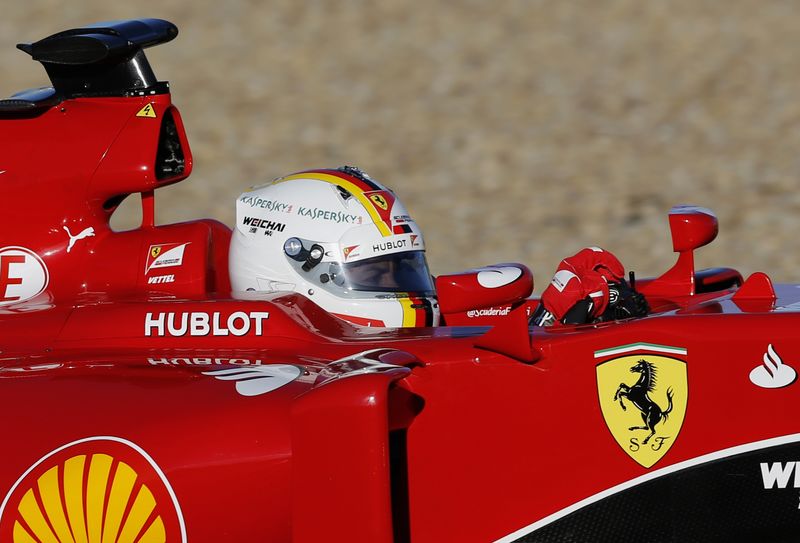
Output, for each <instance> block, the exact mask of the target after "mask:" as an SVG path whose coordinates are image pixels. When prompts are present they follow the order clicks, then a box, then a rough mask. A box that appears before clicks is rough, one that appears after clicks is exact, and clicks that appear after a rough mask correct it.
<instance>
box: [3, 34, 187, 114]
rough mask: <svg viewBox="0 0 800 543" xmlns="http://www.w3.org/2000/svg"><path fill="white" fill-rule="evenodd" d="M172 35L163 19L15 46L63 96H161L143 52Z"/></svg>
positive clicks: (167, 39) (156, 81)
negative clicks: (40, 66) (32, 60)
mask: <svg viewBox="0 0 800 543" xmlns="http://www.w3.org/2000/svg"><path fill="white" fill-rule="evenodd" d="M177 35H178V27H176V26H175V25H174V24H172V23H170V22H168V21H164V20H161V19H132V20H125V21H111V22H106V23H96V24H93V25H89V26H86V27H83V28H76V29H72V30H65V31H63V32H59V33H57V34H53V35H52V36H48V37H46V38H44V39H41V40H39V41H37V42H34V43H20V44H18V45H17V48H19V49H20V50H22V51H25V52H26V53H28V54H29V55H31V57H33V59H34V60H36V61H39V62H41V63H42V65H43V66H44V68H45V70H46V71H47V75H48V76H49V77H50V81H51V82H52V83H53V87H54V88H55V91H56V93H58V94H59V95H61V96H63V97H64V98H73V97H79V96H131V95H136V94H162V93H164V92H167V88H168V87H166V86H165V85H164V84H159V81H158V80H157V79H156V76H155V74H154V73H153V70H152V68H151V67H150V64H149V63H148V61H147V58H146V57H145V55H144V52H143V49H144V48H146V47H151V46H153V45H158V44H161V43H165V42H168V41H170V40H172V39H174V38H175V36H177Z"/></svg>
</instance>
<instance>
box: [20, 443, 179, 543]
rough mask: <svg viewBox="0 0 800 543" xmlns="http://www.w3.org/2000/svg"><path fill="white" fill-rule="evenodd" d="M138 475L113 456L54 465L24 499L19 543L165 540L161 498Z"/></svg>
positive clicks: (75, 458)
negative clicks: (158, 508) (158, 509)
mask: <svg viewBox="0 0 800 543" xmlns="http://www.w3.org/2000/svg"><path fill="white" fill-rule="evenodd" d="M112 468H114V469H113V470H112ZM136 479H137V473H136V472H135V471H134V470H133V469H132V468H131V467H130V466H129V465H127V464H126V463H124V462H121V461H116V460H115V459H114V458H112V457H111V456H109V455H107V454H93V455H91V457H90V458H87V455H79V456H73V457H72V458H69V459H68V460H66V461H65V462H64V463H63V465H61V464H58V465H55V466H53V467H52V468H50V469H49V470H47V471H46V472H44V473H43V474H42V475H41V476H40V477H39V478H38V479H37V481H36V485H35V486H34V485H32V486H31V487H30V488H29V489H28V490H27V491H26V492H25V493H24V495H23V497H22V499H21V500H20V503H19V507H18V513H19V516H18V517H17V520H16V521H15V522H14V532H13V534H14V543H165V541H166V532H165V529H164V522H163V521H162V519H161V516H160V515H157V514H154V510H155V508H156V500H155V498H154V497H153V494H152V492H151V491H150V489H149V488H147V485H145V484H141V483H138V484H137V481H136Z"/></svg>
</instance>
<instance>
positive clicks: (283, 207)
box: [228, 166, 439, 327]
mask: <svg viewBox="0 0 800 543" xmlns="http://www.w3.org/2000/svg"><path fill="white" fill-rule="evenodd" d="M228 260H229V269H230V277H231V287H232V288H233V290H234V291H246V290H255V291H287V290H288V291H294V292H298V293H300V294H303V295H305V296H307V297H309V298H310V299H311V300H313V301H314V302H315V303H316V304H317V305H319V306H320V307H322V308H323V309H325V310H327V311H329V312H330V313H333V314H334V315H336V316H338V317H341V318H343V319H345V320H348V321H350V322H353V323H355V324H361V325H365V326H390V327H400V326H436V325H437V324H439V304H438V303H437V301H436V291H435V287H434V284H433V280H432V278H431V274H430V272H429V271H428V265H427V263H426V261H425V243H424V241H423V239H422V233H421V231H420V229H419V227H418V226H417V224H416V223H415V222H414V220H413V219H412V218H411V217H410V216H409V215H408V212H407V211H406V209H405V207H404V206H403V204H402V203H401V202H400V200H398V199H397V198H396V197H395V195H394V193H392V191H390V190H389V189H387V188H386V187H384V186H383V185H380V184H379V183H376V182H375V181H373V180H372V179H370V178H369V176H367V175H366V174H364V173H363V172H361V171H360V170H358V169H357V168H352V167H348V166H345V167H343V168H339V169H336V170H310V171H307V172H300V173H296V174H293V175H288V176H286V177H282V178H280V179H276V180H275V181H273V182H271V183H268V184H266V185H262V186H260V187H254V188H252V189H251V190H249V191H247V192H245V193H244V194H242V195H241V196H240V197H239V199H238V200H237V202H236V228H235V229H234V232H233V237H232V238H231V247H230V254H229V257H228Z"/></svg>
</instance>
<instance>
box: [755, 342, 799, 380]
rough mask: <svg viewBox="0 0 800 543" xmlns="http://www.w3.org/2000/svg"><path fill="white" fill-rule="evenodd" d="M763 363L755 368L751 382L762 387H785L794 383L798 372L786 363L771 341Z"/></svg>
mask: <svg viewBox="0 0 800 543" xmlns="http://www.w3.org/2000/svg"><path fill="white" fill-rule="evenodd" d="M763 362H764V363H763V365H761V366H757V367H755V368H753V370H752V371H751V372H750V382H751V383H753V384H754V385H756V386H759V387H761V388H783V387H785V386H789V385H791V384H792V383H794V381H795V379H796V378H797V372H796V371H795V370H794V368H793V367H791V366H789V365H787V364H784V363H783V360H781V357H780V355H778V353H777V352H775V348H774V347H773V346H772V344H771V343H770V344H769V345H767V352H765V353H764V357H763Z"/></svg>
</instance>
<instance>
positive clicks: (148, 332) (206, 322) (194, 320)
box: [144, 311, 269, 337]
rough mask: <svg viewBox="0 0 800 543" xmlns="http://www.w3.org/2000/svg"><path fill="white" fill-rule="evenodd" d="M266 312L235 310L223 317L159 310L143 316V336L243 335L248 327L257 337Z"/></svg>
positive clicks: (247, 331)
mask: <svg viewBox="0 0 800 543" xmlns="http://www.w3.org/2000/svg"><path fill="white" fill-rule="evenodd" d="M268 318H269V313H268V312H266V311H250V312H245V311H235V312H233V313H231V314H230V315H228V316H227V317H223V316H222V315H221V314H220V312H218V311H215V312H214V313H206V312H204V311H192V312H181V313H173V312H159V313H147V314H146V315H145V317H144V335H145V336H148V337H150V336H179V337H180V336H186V335H189V336H208V335H212V336H227V335H231V336H244V335H247V334H249V333H250V331H251V329H252V330H253V333H254V334H255V335H256V336H260V335H263V333H264V321H266V320H267V319H268Z"/></svg>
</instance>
